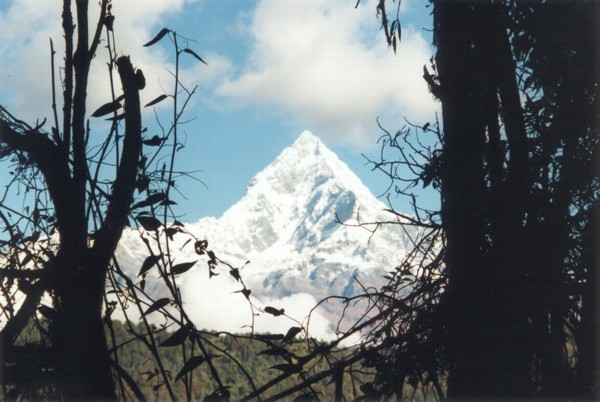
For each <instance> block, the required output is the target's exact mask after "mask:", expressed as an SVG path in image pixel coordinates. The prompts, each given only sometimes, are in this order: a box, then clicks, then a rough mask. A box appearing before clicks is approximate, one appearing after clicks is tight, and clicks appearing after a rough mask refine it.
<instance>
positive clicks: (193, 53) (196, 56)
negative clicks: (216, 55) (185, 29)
mask: <svg viewBox="0 0 600 402" xmlns="http://www.w3.org/2000/svg"><path fill="white" fill-rule="evenodd" d="M183 51H184V52H186V53H189V54H191V55H192V56H194V57H195V58H197V59H198V60H200V61H201V62H202V63H204V64H206V62H205V61H204V60H202V57H200V56H198V54H196V52H194V51H193V50H192V49H188V48H185V49H183ZM206 65H207V66H208V64H206Z"/></svg>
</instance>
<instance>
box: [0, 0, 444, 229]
mask: <svg viewBox="0 0 600 402" xmlns="http://www.w3.org/2000/svg"><path fill="white" fill-rule="evenodd" d="M90 3H91V4H95V3H96V2H95V1H91V2H90ZM113 3H114V6H113V12H114V14H115V16H116V20H115V33H116V35H117V40H116V41H117V48H118V49H121V52H122V54H130V55H131V58H132V62H133V64H134V65H136V66H137V67H140V68H141V69H142V70H143V71H144V74H145V76H146V80H147V82H148V86H147V87H146V89H145V90H144V91H143V92H142V101H143V102H148V101H150V100H151V99H153V98H155V97H156V96H158V95H160V94H162V93H164V91H165V90H167V91H171V88H172V81H171V78H170V76H169V72H168V70H172V67H173V61H174V58H173V55H172V50H171V48H170V47H169V46H168V45H169V41H167V40H163V41H161V42H160V43H159V44H158V45H156V46H153V47H151V48H143V47H142V45H143V44H144V43H146V42H147V41H148V40H149V39H151V38H152V37H153V36H154V35H155V34H156V33H157V32H158V31H159V30H160V29H161V28H163V27H168V28H170V29H173V30H175V31H177V33H178V34H180V35H182V36H184V37H186V38H189V39H190V42H189V44H188V46H189V47H190V48H192V49H194V50H195V51H196V52H197V53H199V54H200V55H201V56H202V58H203V59H204V60H206V61H207V63H208V66H205V65H203V64H201V63H195V62H193V59H192V58H189V59H188V60H187V61H184V63H183V66H182V73H181V75H182V79H183V81H184V82H185V83H187V85H188V86H189V87H193V86H194V85H198V95H197V96H196V97H195V98H194V100H193V102H192V103H191V107H190V108H189V109H188V111H187V114H186V118H184V120H190V121H189V122H188V123H186V124H185V125H183V126H181V127H180V131H181V132H182V133H183V135H184V136H185V138H186V147H185V148H184V149H183V150H182V151H181V152H180V153H179V156H178V162H177V163H178V165H177V168H178V169H180V170H186V171H196V170H198V171H199V172H198V173H197V174H196V177H198V178H199V179H200V180H202V181H203V182H204V183H205V184H206V186H207V187H208V188H206V187H204V186H203V185H202V184H200V183H198V182H196V181H193V180H189V179H188V180H183V181H180V182H179V185H180V187H181V190H182V193H183V194H184V195H185V196H186V197H187V198H188V199H187V200H185V199H184V198H182V197H181V196H178V197H177V198H176V199H175V200H176V201H177V203H178V204H179V208H178V209H177V211H178V212H180V213H182V214H184V216H183V218H182V219H184V220H186V221H195V220H197V219H199V218H201V217H203V216H220V215H221V214H222V213H223V211H225V210H226V209H227V208H228V207H229V206H231V205H232V204H233V203H234V202H235V201H237V200H238V199H239V198H241V197H242V196H243V194H244V191H245V188H246V185H247V184H248V183H249V182H250V180H251V178H252V177H253V176H254V175H255V174H256V173H257V172H259V171H260V170H262V169H263V168H264V167H265V166H267V165H268V164H269V163H270V162H271V161H272V160H273V159H274V158H275V157H276V156H277V155H278V154H279V153H280V152H281V151H282V150H283V148H285V147H286V146H289V145H290V144H291V143H292V142H293V141H294V140H295V138H296V137H297V136H298V135H299V134H300V133H301V132H302V131H303V130H306V129H309V130H311V131H312V132H313V133H314V134H315V135H317V136H318V137H320V138H321V139H322V140H323V141H324V142H325V144H326V145H327V146H328V147H330V148H331V149H332V150H333V151H334V152H336V153H337V154H338V156H339V157H340V158H341V159H342V160H343V161H345V162H346V163H347V164H348V165H349V166H350V168H351V169H352V170H353V171H354V172H355V173H356V174H357V175H358V176H359V177H360V178H361V180H362V181H363V182H364V183H365V184H366V185H367V187H369V188H370V189H371V191H372V192H373V193H374V194H375V195H380V194H381V193H382V192H383V191H384V190H385V189H386V188H387V185H388V180H387V178H386V177H385V176H384V175H383V174H381V173H378V172H372V171H371V169H370V168H369V167H368V166H365V159H364V158H363V156H361V153H364V154H367V155H370V156H372V157H373V158H375V157H376V156H377V154H378V146H377V144H376V141H377V139H378V138H379V136H380V134H381V132H380V131H379V129H378V128H377V123H376V118H377V116H379V117H380V121H381V122H382V124H383V125H384V126H385V127H386V128H388V129H390V130H392V131H393V130H396V129H398V128H400V127H401V126H402V125H403V124H404V120H403V119H404V117H406V118H407V119H408V120H410V121H411V122H414V123H416V124H424V123H426V122H427V121H433V118H434V113H435V111H436V110H437V108H439V105H438V104H437V103H436V102H434V101H433V99H432V98H431V96H430V95H429V93H428V92H427V88H426V85H425V83H424V81H423V79H422V78H421V75H422V68H423V65H425V64H427V63H428V59H429V58H430V57H431V55H433V52H434V51H433V49H432V48H431V46H430V44H431V34H430V32H429V31H427V29H430V28H431V16H430V15H429V12H430V9H429V8H427V7H426V4H427V3H428V2H425V1H421V0H403V2H402V7H401V10H400V12H401V13H400V20H401V23H402V42H401V44H400V46H399V47H398V51H397V54H396V55H394V53H393V52H392V51H391V50H390V49H388V48H387V45H386V44H385V38H384V36H383V32H382V31H381V30H380V29H379V23H380V21H379V20H378V19H377V18H376V15H375V1H374V0H369V1H367V0H363V1H361V3H360V5H359V7H358V8H356V9H355V8H354V6H355V4H356V1H355V0H331V1H325V0H306V1H296V2H292V1H288V0H262V1H240V0H144V1H142V0H139V1H134V0H113ZM60 4H61V1H60V0H44V1H39V0H15V1H5V0H3V1H2V2H0V13H1V14H0V104H2V105H6V106H7V107H8V108H9V110H11V111H12V112H14V114H15V115H17V116H19V117H20V118H22V119H24V120H29V121H32V120H33V119H35V118H36V117H43V116H48V117H50V113H51V110H50V103H51V102H50V85H49V65H48V60H49V53H50V51H49V41H48V38H49V37H52V38H53V40H54V43H55V46H56V47H57V48H58V49H59V52H58V55H60V54H61V53H60V49H62V43H61V40H62V32H61V28H60ZM95 10H96V9H95V8H93V7H92V9H91V12H90V18H93V16H94V15H95ZM105 57H106V51H105V50H104V49H100V50H99V53H98V55H97V57H96V62H95V65H94V67H93V70H92V74H93V75H92V76H93V80H92V82H91V86H90V88H89V107H88V110H89V111H93V110H94V109H95V108H97V107H98V106H100V105H101V104H103V103H105V102H107V101H109V100H110V98H109V97H108V93H109V92H108V87H107V85H106V80H105V77H106V67H105V66H106V64H105V60H106V59H105ZM61 58H62V56H61V57H57V59H56V61H57V63H60V61H61ZM157 112H158V115H159V116H160V117H161V118H162V119H164V120H165V122H167V120H168V118H169V115H168V114H167V111H166V109H165V107H164V106H163V107H161V108H158V109H157ZM144 118H145V122H144V125H146V126H148V128H149V133H152V132H153V131H156V130H158V126H157V125H156V123H155V121H154V114H153V112H152V111H151V110H146V112H145V115H144ZM97 127H98V128H93V132H92V133H93V134H96V135H101V132H102V129H103V127H102V125H101V124H100V125H99V126H97ZM7 178H8V176H7V173H6V172H5V171H3V172H0V185H3V183H5V182H6V180H7ZM423 197H425V196H423ZM432 199H433V198H431V197H429V201H430V202H431V200H432ZM395 206H396V207H397V208H399V209H401V210H408V208H407V202H406V201H402V202H399V203H397V204H396V205H395Z"/></svg>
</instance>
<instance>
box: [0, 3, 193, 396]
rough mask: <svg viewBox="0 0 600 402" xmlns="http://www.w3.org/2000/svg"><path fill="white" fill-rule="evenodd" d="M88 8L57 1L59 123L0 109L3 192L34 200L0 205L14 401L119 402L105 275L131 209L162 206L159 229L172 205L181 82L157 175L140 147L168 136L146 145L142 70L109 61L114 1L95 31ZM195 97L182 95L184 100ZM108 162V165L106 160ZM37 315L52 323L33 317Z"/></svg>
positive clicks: (7, 355)
mask: <svg viewBox="0 0 600 402" xmlns="http://www.w3.org/2000/svg"><path fill="white" fill-rule="evenodd" d="M88 5H89V1H88V0H77V1H75V2H74V4H72V2H71V0H64V1H63V6H62V26H63V30H64V38H65V45H66V46H65V58H64V69H63V70H62V72H63V75H62V82H61V84H62V88H63V94H62V95H63V96H62V97H63V109H62V116H61V117H62V119H59V117H58V116H59V113H58V110H57V106H56V89H55V85H54V75H55V68H54V53H55V52H54V49H53V48H52V49H51V50H52V59H51V67H52V101H53V102H52V108H53V112H54V113H53V114H54V122H53V124H52V127H51V130H50V133H48V132H47V131H46V130H45V128H44V126H45V120H44V121H42V122H38V123H36V124H35V125H34V126H32V125H29V124H27V123H25V122H23V121H22V120H20V119H18V118H16V117H15V116H13V115H12V114H11V113H9V111H8V110H6V109H5V108H4V107H2V106H0V159H2V160H3V161H5V165H8V164H11V163H12V166H11V169H12V171H11V173H12V174H13V176H14V179H13V180H12V181H11V182H10V183H9V185H8V186H7V189H6V191H7V192H9V191H11V189H14V188H17V192H19V190H24V193H25V194H33V196H32V199H30V201H31V200H32V202H31V205H28V206H27V207H26V208H25V210H24V211H17V210H15V209H11V207H10V206H9V205H7V204H5V203H4V200H5V199H6V197H3V201H2V203H0V218H1V219H2V222H3V225H5V227H6V232H7V236H5V237H3V238H2V240H1V243H0V247H1V248H0V251H1V255H2V267H1V268H0V278H1V279H2V296H3V297H4V302H3V303H2V314H3V316H4V319H5V320H6V322H5V323H4V325H3V328H2V331H1V333H0V335H1V342H2V345H1V348H0V349H1V350H2V368H3V370H0V371H1V372H2V373H3V378H2V380H3V381H2V382H3V386H4V389H3V392H4V396H5V397H6V398H16V397H17V396H18V395H19V393H21V394H22V395H25V397H27V395H28V397H30V398H58V399H66V400H83V399H102V400H109V399H115V398H116V393H115V383H114V381H113V376H112V372H111V370H112V369H111V367H116V369H117V372H118V373H119V374H121V373H122V371H119V370H118V369H119V367H118V360H117V362H116V363H115V362H114V361H111V358H110V356H109V353H108V351H107V342H106V338H105V332H104V324H105V322H107V321H108V322H109V323H110V318H109V317H110V312H112V310H111V308H112V309H114V307H115V305H116V304H117V303H116V302H114V301H113V302H111V303H108V300H107V299H105V297H106V291H105V286H106V283H107V272H108V270H109V267H113V266H112V265H111V262H112V259H113V254H114V251H115V248H116V247H117V243H118V241H119V239H120V237H121V234H122V231H123V229H124V227H125V226H126V225H128V224H129V221H128V216H129V215H130V213H131V211H132V210H133V209H136V208H142V207H150V208H154V207H155V206H157V205H158V204H159V203H160V205H162V206H163V208H164V211H165V213H164V216H163V218H164V219H163V221H162V222H166V219H167V208H168V207H169V205H171V204H170V203H169V201H168V200H169V191H170V189H171V188H173V187H174V185H175V184H174V176H175V175H174V172H173V169H172V167H173V158H174V156H175V152H176V150H177V149H178V147H179V145H180V144H179V143H178V142H177V141H178V140H177V134H176V132H177V128H176V125H177V121H178V119H179V117H180V115H181V113H182V112H183V108H179V109H178V107H177V95H178V93H179V92H181V91H182V88H183V86H182V85H181V83H180V82H179V81H178V78H177V76H176V77H175V78H176V81H177V82H176V84H175V95H174V99H175V107H174V110H175V113H174V120H173V123H172V124H173V126H172V127H171V130H170V131H169V132H168V133H165V134H166V135H167V136H168V135H169V134H171V133H172V132H173V133H174V145H173V148H172V153H171V163H170V167H169V169H167V170H166V172H165V167H166V164H165V165H164V166H163V169H162V175H160V178H159V179H158V178H157V177H158V176H159V174H156V172H153V171H151V170H150V169H149V164H150V162H148V158H147V157H146V156H144V152H143V145H146V146H149V147H152V146H154V147H156V146H158V147H160V148H162V147H161V145H162V144H163V142H164V141H165V140H166V137H165V138H159V137H158V136H155V138H152V139H146V140H144V139H143V138H142V132H143V130H142V121H141V112H140V96H139V91H140V90H141V89H143V88H144V86H145V78H144V75H143V73H142V71H141V70H139V69H137V70H136V69H134V68H133V67H132V64H131V61H130V59H129V57H125V56H122V57H117V56H116V54H117V52H116V50H115V49H114V48H113V44H114V37H113V22H114V20H115V16H114V15H112V14H111V1H110V0H102V1H101V2H100V13H99V15H98V17H97V20H96V21H95V23H93V24H90V22H89V20H88ZM73 9H74V10H75V18H74V17H73V14H72V10H73ZM103 32H105V34H106V39H105V42H106V43H107V49H108V53H109V56H110V57H109V62H108V67H109V68H108V70H109V76H110V82H108V83H107V84H109V85H110V88H111V90H112V100H111V101H110V102H108V103H106V104H104V105H103V106H101V107H100V108H99V109H98V110H96V111H95V112H94V113H93V114H92V115H91V117H93V118H96V117H102V116H112V117H110V118H109V119H108V120H109V121H110V122H111V124H110V129H109V130H108V132H107V135H106V138H105V140H103V141H101V142H100V143H99V144H97V143H94V142H93V141H92V143H90V122H89V120H87V119H88V113H87V110H86V106H87V91H88V83H89V80H90V66H91V63H92V61H93V59H94V57H95V56H96V51H97V49H98V46H99V44H100V43H101V37H102V34H103ZM167 34H171V35H172V36H173V38H174V41H175V45H176V51H177V56H179V54H181V53H182V52H184V51H185V52H186V53H190V54H191V55H193V56H194V57H196V58H197V59H199V60H200V61H202V62H203V60H202V59H200V57H199V56H198V55H197V54H195V53H194V52H193V51H192V50H190V49H185V50H184V49H180V48H179V47H177V41H176V34H175V33H174V32H172V31H170V30H168V29H164V30H163V31H161V32H160V33H159V34H158V35H157V36H156V37H155V38H154V39H153V41H151V42H149V43H148V44H146V45H147V46H148V45H152V44H154V43H156V42H157V41H159V40H160V39H161V38H162V37H164V36H166V35H167ZM75 44H76V45H75ZM51 46H52V42H51ZM177 67H178V66H177ZM114 70H117V72H118V76H119V79H120V82H121V87H122V94H121V95H117V94H115V92H117V90H115V86H114V84H113V71H114ZM176 71H177V72H178V70H176ZM183 89H185V88H183ZM186 91H187V90H186ZM193 92H194V91H191V92H190V91H188V95H189V96H191V95H192V94H193ZM165 98H167V95H161V96H160V97H159V98H157V99H155V100H154V101H152V102H150V104H149V105H147V106H150V105H153V104H156V103H158V102H160V101H162V100H164V99H165ZM188 100H189V97H188ZM185 104H187V100H186V102H185ZM185 104H184V107H185ZM122 108H123V111H122V113H121V114H118V112H119V111H121V109H122ZM122 122H124V132H123V133H121V132H120V131H121V130H123V127H122V126H121V124H122ZM108 156H111V159H112V158H113V157H114V161H112V160H111V162H110V163H109V162H108V161H107V158H108ZM151 182H154V183H158V184H160V183H166V186H165V187H166V189H165V190H164V191H151V190H150V187H149V185H150V183H151ZM136 189H137V190H138V191H139V192H140V193H141V192H143V191H145V192H147V193H148V197H147V199H146V200H145V201H143V202H139V203H137V204H136V205H133V206H132V204H133V201H134V191H135V190H136ZM24 205H25V204H24ZM154 211H155V210H154V209H152V215H154ZM137 221H138V223H140V224H141V225H142V226H143V227H144V228H145V229H147V230H157V229H158V227H160V226H162V223H160V221H158V220H157V219H156V218H155V217H154V216H146V217H141V218H140V217H138V218H137ZM151 226H154V227H151ZM169 233H170V236H172V235H173V232H169ZM171 262H172V261H171ZM173 280H174V279H173ZM17 289H18V291H20V292H21V293H22V294H24V295H25V298H24V300H23V301H22V302H17V301H16V300H15V294H16V291H17ZM45 293H46V294H49V295H51V297H52V301H53V307H49V306H45V305H40V302H41V300H42V296H43V295H44V294H45ZM113 293H114V292H113ZM133 301H134V302H136V303H137V304H138V306H139V305H140V303H142V302H141V301H140V299H139V298H134V299H133ZM105 302H107V303H108V304H105ZM144 302H145V301H144ZM145 303H147V302H145ZM179 304H181V303H179ZM103 306H104V307H106V309H107V315H106V316H103ZM38 311H39V312H40V313H41V314H42V315H43V316H44V317H45V319H46V320H47V322H48V323H49V325H45V324H44V323H42V322H41V321H40V318H39V316H38V315H37V314H36V312H38ZM31 322H37V324H38V326H37V328H38V330H39V335H38V339H37V340H38V342H37V344H25V345H23V344H22V343H21V342H19V341H18V339H19V336H20V334H21V332H22V331H23V329H24V328H26V326H28V324H30V323H31ZM146 324H147V322H146ZM159 364H160V361H159ZM163 374H164V372H163ZM130 385H131V384H130ZM167 386H168V385H167ZM121 387H122V377H121ZM23 392H25V394H23ZM27 392H28V393H27Z"/></svg>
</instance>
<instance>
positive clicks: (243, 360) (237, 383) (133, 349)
mask: <svg viewBox="0 0 600 402" xmlns="http://www.w3.org/2000/svg"><path fill="white" fill-rule="evenodd" d="M111 326H112V331H111V330H110V329H107V332H106V335H107V338H108V339H114V340H115V341H116V343H115V344H116V345H117V350H118V353H117V354H115V353H114V352H115V348H114V347H113V348H112V349H111V355H112V357H113V359H115V361H118V365H119V366H120V367H121V368H122V369H123V370H124V371H126V372H127V373H128V374H129V375H130V376H131V379H132V380H133V381H134V382H135V383H136V384H137V386H138V387H139V390H140V391H141V392H142V393H143V394H144V395H145V396H146V397H147V398H148V399H149V400H157V401H161V400H166V399H168V398H169V395H168V393H167V391H166V389H165V387H164V385H163V384H162V382H161V380H160V379H161V376H160V374H159V371H160V370H159V368H158V366H157V364H156V361H155V359H154V358H153V356H152V354H151V353H150V352H149V351H148V348H147V347H146V346H145V345H144V343H143V342H144V341H142V342H139V338H136V335H134V334H133V333H132V332H131V331H129V330H128V329H127V328H126V326H125V324H123V323H122V322H120V321H113V322H112V323H111ZM107 327H108V326H107ZM29 329H31V330H28V329H26V330H24V331H23V332H22V333H21V337H20V339H19V342H18V343H19V344H20V345H21V346H24V345H28V344H29V345H30V344H31V343H33V342H36V341H39V340H38V339H36V337H37V334H38V332H37V330H33V325H32V326H30V327H29ZM153 330H155V331H156V335H155V339H156V340H157V344H158V345H161V344H162V343H163V342H164V341H166V340H167V339H169V338H170V337H171V336H172V335H173V331H170V330H169V329H163V328H160V327H156V326H153ZM134 331H135V333H136V334H138V335H137V336H139V334H143V333H144V330H143V327H142V326H141V325H140V326H138V327H135V328H134ZM32 334H35V335H32ZM113 336H114V337H113ZM277 337H279V338H281V336H278V335H277V334H265V335H264V336H262V337H261V336H257V338H259V339H261V340H258V341H257V340H256V339H249V338H248V337H247V336H237V337H231V336H227V337H225V336H219V335H218V334H216V333H210V332H207V333H205V339H206V340H207V344H211V345H213V349H214V350H211V351H209V353H210V354H212V355H214V356H215V357H214V359H213V360H212V362H213V363H214V367H215V369H216V370H217V371H218V372H219V375H220V377H221V379H222V381H223V382H224V385H225V386H226V387H229V388H228V390H229V392H230V397H231V399H232V400H240V399H241V398H243V397H244V396H246V395H249V394H251V392H252V391H253V390H252V386H251V381H249V379H248V377H247V376H249V377H251V379H252V382H253V383H254V385H255V387H256V388H259V387H261V386H262V385H264V384H267V383H268V382H269V381H270V380H272V379H273V378H275V377H277V376H278V375H279V374H281V373H282V371H283V370H285V366H283V365H288V364H290V361H289V360H287V359H286V358H284V357H283V356H278V355H277V353H278V351H277V346H276V345H277V344H279V343H280V342H281V339H273V338H277ZM136 340H138V341H136ZM269 343H270V346H269ZM310 344H311V342H309V343H307V342H305V341H300V340H296V342H295V343H294V344H293V345H291V346H289V347H288V350H291V351H292V353H293V355H292V356H289V358H291V362H292V363H293V362H294V361H296V360H297V358H301V357H302V356H304V355H306V354H307V352H308V349H309V347H310ZM315 344H316V343H315ZM185 346H186V347H187V348H188V353H189V347H190V345H189V341H188V342H186V344H185ZM282 350H283V349H282ZM223 351H226V352H227V353H229V354H230V355H231V356H232V357H233V358H235V359H236V360H237V361H238V362H240V364H241V365H242V366H243V369H244V370H245V371H246V373H244V371H243V370H242V369H241V368H240V367H239V366H236V365H235V364H232V363H231V360H229V359H220V357H221V356H222V355H223ZM351 351H352V348H349V349H348V354H350V352H351ZM158 353H159V356H160V358H161V362H162V364H163V366H164V369H165V371H166V372H167V373H168V375H169V376H170V378H171V380H174V379H176V378H177V376H178V374H179V372H180V371H181V370H182V369H183V367H184V364H183V361H182V353H181V346H174V347H165V346H162V347H161V346H159V347H158ZM325 358H327V356H325V355H323V357H321V358H320V359H325ZM320 359H315V361H313V362H311V364H312V365H316V366H317V367H318V366H319V365H321V360H320ZM278 367H279V368H278ZM282 369H283V370H282ZM363 369H364V370H361V371H355V372H354V373H353V376H352V377H351V376H350V375H347V374H346V377H347V378H346V379H345V380H346V381H344V390H343V391H344V396H345V397H346V399H347V400H354V399H357V398H358V400H364V394H365V392H364V390H365V386H364V384H368V383H369V382H370V381H372V380H373V375H372V374H371V373H372V368H369V367H364V368H363ZM193 374H194V375H193V376H192V380H191V399H192V400H198V401H200V400H205V398H206V397H208V396H209V395H210V394H211V393H212V392H213V391H214V390H215V389H217V388H218V386H217V384H215V383H214V380H213V379H212V377H211V375H210V372H209V367H208V365H207V364H200V365H199V366H198V367H196V368H195V369H193ZM302 376H303V374H298V375H294V376H291V377H289V378H287V379H285V380H284V381H282V382H281V383H279V384H277V385H275V386H273V387H272V388H271V389H270V390H269V391H268V392H267V393H265V394H264V396H263V399H265V398H268V397H269V396H270V395H275V394H277V393H279V392H281V391H283V390H286V389H288V388H290V387H292V386H294V385H295V384H297V383H299V382H301V380H302V379H303V378H302ZM329 380H330V379H329V378H326V379H325V380H322V381H321V382H319V383H317V384H316V385H314V386H313V389H314V390H315V391H316V392H317V394H318V395H319V396H320V399H321V400H322V401H328V400H333V398H334V386H333V384H332V383H331V382H330V381H329ZM172 384H173V391H174V392H175V395H176V397H177V398H178V399H181V400H184V399H185V398H186V391H185V386H184V383H183V380H182V379H179V380H177V381H173V382H172ZM367 386H368V385H367ZM118 389H119V391H120V392H121V393H122V395H125V398H124V399H127V400H131V399H135V396H134V394H133V391H132V390H131V387H130V386H129V385H128V384H127V383H126V381H125V380H124V379H121V382H120V383H119V384H118ZM404 392H405V395H406V397H413V398H414V399H413V400H416V401H425V400H428V398H427V397H426V396H425V397H424V396H423V393H422V392H421V390H418V391H415V388H413V387H412V386H411V385H410V384H409V382H407V383H405V384H404ZM0 395H2V396H4V395H5V394H2V393H0ZM301 395H303V394H302V393H296V394H294V395H292V396H290V397H288V398H286V399H284V400H289V401H293V400H295V399H296V398H298V397H301ZM429 396H430V398H429V399H431V400H433V399H434V398H433V396H434V395H433V394H430V395H429ZM208 400H210V398H209V399H208ZM306 400H311V399H310V398H309V399H306Z"/></svg>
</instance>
